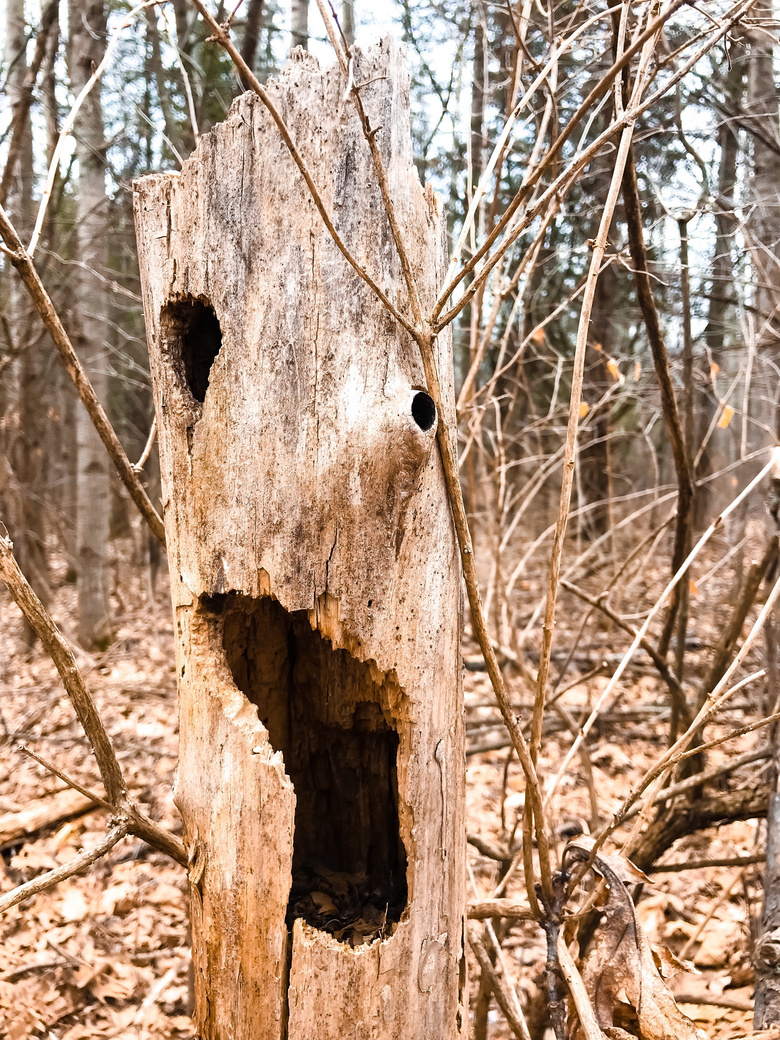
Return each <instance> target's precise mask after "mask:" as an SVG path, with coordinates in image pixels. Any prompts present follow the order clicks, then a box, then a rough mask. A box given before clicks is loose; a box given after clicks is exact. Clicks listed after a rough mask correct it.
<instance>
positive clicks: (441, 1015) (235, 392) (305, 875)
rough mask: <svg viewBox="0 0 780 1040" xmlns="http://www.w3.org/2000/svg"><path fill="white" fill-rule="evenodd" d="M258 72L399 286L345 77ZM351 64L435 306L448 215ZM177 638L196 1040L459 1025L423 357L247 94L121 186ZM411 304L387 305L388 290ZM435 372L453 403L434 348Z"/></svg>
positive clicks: (382, 276)
mask: <svg viewBox="0 0 780 1040" xmlns="http://www.w3.org/2000/svg"><path fill="white" fill-rule="evenodd" d="M298 54H299V56H298V57H297V58H296V59H295V60H294V61H293V62H291V63H290V64H289V65H288V66H287V68H286V70H285V72H284V74H283V76H282V77H281V78H280V79H279V80H278V81H277V82H275V83H273V84H269V90H270V91H271V93H272V95H273V97H274V99H275V103H276V105H277V106H278V107H279V109H280V110H281V111H282V112H284V114H285V119H286V121H287V123H288V125H289V127H290V130H291V133H292V135H293V137H294V139H295V141H296V143H297V146H298V148H299V150H300V151H301V153H302V154H304V155H305V156H307V159H308V161H309V162H310V163H311V164H312V172H313V176H314V177H315V179H316V182H317V183H318V184H319V185H320V186H321V188H322V190H323V191H324V201H325V205H326V206H327V208H328V210H329V211H330V212H331V213H333V214H334V219H335V221H336V223H337V224H338V227H339V231H340V233H341V234H342V235H343V236H344V238H345V240H346V242H347V245H348V247H349V249H350V250H352V251H353V254H354V255H357V256H359V257H361V262H363V263H365V264H366V266H367V267H368V268H369V269H370V270H371V272H372V274H373V275H374V277H376V278H377V279H378V280H379V282H380V283H381V284H382V286H384V287H385V290H386V291H387V292H389V293H390V294H391V295H392V296H393V297H394V298H396V299H398V300H399V301H403V300H404V297H405V290H404V288H403V281H402V275H401V269H400V263H399V261H398V257H397V253H396V251H395V249H394V247H393V245H392V240H391V238H390V232H389V227H388V223H387V218H386V216H385V213H384V210H383V207H382V203H381V199H380V195H379V191H378V188H377V184H376V174H375V171H374V168H373V164H372V161H371V157H370V153H369V149H368V146H367V144H366V142H365V140H364V139H363V135H362V131H361V128H360V125H359V123H358V120H357V119H356V116H355V112H354V108H353V107H352V104H351V101H350V100H349V99H345V97H344V86H345V84H344V79H343V77H342V76H341V74H340V72H339V70H338V68H337V67H333V68H331V69H330V70H329V71H327V72H325V73H323V72H321V71H320V69H319V66H318V64H317V62H316V61H315V60H314V59H313V58H310V57H308V56H306V55H303V56H301V55H300V52H298ZM355 78H356V80H357V81H358V82H361V83H365V84H366V87H365V88H364V89H363V91H362V93H361V96H362V100H363V104H364V105H365V109H366V112H367V114H368V117H369V119H370V121H371V122H372V124H374V123H375V122H378V123H381V124H382V127H383V130H382V133H381V134H380V135H379V137H378V138H377V140H378V142H379V144H380V147H381V149H382V155H383V160H384V163H385V164H386V167H387V170H388V181H389V183H390V184H391V185H392V190H393V196H394V199H395V205H396V212H397V215H398V218H399V222H400V224H401V227H402V230H403V233H404V237H405V240H406V242H407V246H408V248H409V249H410V250H411V261H412V265H413V268H414V270H415V273H416V277H417V279H418V284H419V287H420V291H421V295H422V298H423V306H424V307H426V308H427V307H430V306H431V304H432V301H433V300H434V298H435V293H436V289H437V286H438V284H439V283H440V280H441V278H442V277H443V273H444V266H445V259H446V257H445V250H444V222H443V218H442V214H441V212H440V210H439V207H438V203H437V201H436V199H435V197H434V196H433V194H432V193H431V192H429V191H426V192H423V190H422V188H421V187H420V184H419V181H418V180H417V176H416V173H415V171H414V166H413V163H412V154H411V136H410V128H409V111H408V104H409V100H408V97H409V95H408V89H409V88H408V78H407V74H406V71H405V69H404V66H403V59H402V57H401V53H400V49H399V48H398V47H397V46H396V45H395V44H394V43H392V42H390V41H387V42H385V43H383V44H381V45H379V46H377V47H376V48H374V49H372V50H371V51H369V52H368V53H367V54H361V53H360V52H358V53H357V55H356V59H355ZM136 222H137V229H138V247H139V256H140V265H141V273H142V284H143V297H144V309H145V314H146V322H147V329H148V332H149V341H150V358H151V367H152V378H153V384H154V390H155V403H156V408H157V415H158V420H159V424H160V458H161V467H162V482H163V494H164V498H165V500H166V510H165V516H166V532H167V538H168V556H169V561H170V570H171V580H172V594H173V601H174V609H175V615H176V630H177V633H178V635H177V647H178V656H177V673H178V675H179V694H180V719H181V753H180V766H179V778H178V784H177V790H176V801H177V804H178V805H179V807H180V809H181V812H182V816H183V819H184V823H185V835H186V841H187V843H188V847H189V849H190V852H191V856H192V862H193V867H192V870H191V874H190V882H191V892H192V934H193V958H194V963H195V994H196V1021H197V1025H198V1029H199V1031H200V1033H201V1035H202V1036H204V1037H206V1038H208V1040H216V1038H218V1037H219V1038H221V1037H226V1036H231V1037H235V1038H237V1040H250V1038H251V1040H280V1038H281V1037H289V1038H290V1040H303V1038H310V1037H312V1036H317V1037H318V1038H320V1040H337V1038H338V1040H342V1038H343V1037H345V1036H354V1035H361V1036H371V1037H375V1038H383V1037H386V1038H388V1040H390V1038H396V1037H404V1038H407V1040H429V1038H431V1037H436V1038H437V1040H438V1038H441V1040H450V1038H453V1040H454V1038H456V1037H460V1036H463V1035H465V1032H466V1028H467V1006H466V995H465V954H464V939H463V935H464V933H463V924H464V919H463V918H464V899H465V884H464V881H465V879H464V864H465V849H464V839H465V834H464V777H463V731H462V721H461V712H462V704H461V678H460V668H461V666H460V656H459V639H460V628H461V608H460V567H459V557H458V551H457V546H456V542H455V536H454V531H453V526H452V520H451V516H450V511H449V508H448V503H447V496H446V489H445V485H444V478H443V473H442V468H441V462H440V458H439V455H438V451H437V448H436V443H435V429H436V414H435V409H434V408H433V402H432V401H431V399H430V398H429V397H428V395H427V394H426V393H425V392H424V391H422V390H421V389H420V388H421V387H422V386H424V376H423V370H422V363H421V360H420V357H419V354H418V350H417V347H416V346H415V344H414V343H413V342H412V341H411V339H410V338H409V337H408V336H407V335H406V334H405V333H402V332H401V330H400V329H399V327H398V326H397V325H396V324H395V322H394V321H393V320H392V319H391V318H390V317H389V316H388V314H387V313H386V312H385V311H384V310H383V308H382V307H381V305H380V304H379V303H378V302H377V300H376V299H375V297H374V296H373V295H372V293H371V292H370V291H369V290H368V289H367V288H366V286H365V284H364V283H363V282H362V281H361V280H360V279H359V278H358V277H357V275H356V274H355V273H354V272H353V270H352V268H351V267H349V266H348V265H347V263H346V261H345V260H344V258H343V257H342V256H341V254H340V253H339V252H338V251H337V249H336V247H335V245H334V244H333V242H332V240H331V239H330V236H329V235H328V234H327V232H326V231H325V228H324V226H323V224H322V221H321V218H320V216H319V214H318V213H317V211H316V209H315V207H314V205H313V203H312V201H311V198H310V196H309V195H308V192H307V190H306V188H305V186H304V184H303V182H302V179H301V177H300V176H299V175H298V173H297V171H296V168H295V167H294V166H293V163H292V161H291V159H290V156H289V154H288V153H287V151H286V149H285V146H284V145H283V143H282V141H281V140H280V137H279V134H278V131H277V129H276V127H275V126H274V124H273V123H272V122H271V120H270V118H269V116H268V114H267V111H266V109H265V108H264V107H263V105H262V104H261V102H260V100H259V99H258V98H257V97H256V96H254V95H251V94H246V95H244V96H242V97H241V98H240V99H239V100H238V101H237V102H236V103H235V105H234V107H233V109H232V111H231V113H230V115H229V117H228V119H227V120H226V122H225V123H223V124H222V125H220V126H218V127H217V128H216V129H215V130H214V131H213V132H212V133H211V134H209V135H208V136H206V137H204V138H202V139H201V143H200V146H199V148H198V150H197V151H196V154H195V156H194V158H193V160H192V161H191V162H188V163H186V164H185V166H184V168H183V170H182V172H181V176H180V177H169V176H157V177H151V178H146V179H144V180H142V181H140V182H138V184H137V186H136ZM399 306H404V304H403V302H400V303H399ZM437 349H438V359H437V360H438V367H439V373H440V378H441V380H442V385H443V387H444V391H445V395H446V396H445V400H446V406H447V409H448V410H449V412H450V416H449V418H450V420H452V419H453V413H454V399H453V385H452V359H451V341H450V337H449V335H442V336H441V337H440V338H439V341H438V348H437Z"/></svg>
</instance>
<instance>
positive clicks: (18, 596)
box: [0, 536, 187, 866]
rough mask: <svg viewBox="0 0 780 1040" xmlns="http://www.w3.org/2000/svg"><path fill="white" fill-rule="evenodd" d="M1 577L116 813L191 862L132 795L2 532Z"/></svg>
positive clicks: (66, 648) (67, 654) (67, 651)
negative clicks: (69, 707) (58, 684)
mask: <svg viewBox="0 0 780 1040" xmlns="http://www.w3.org/2000/svg"><path fill="white" fill-rule="evenodd" d="M0 578H2V579H3V581H4V582H5V583H6V586H7V587H8V591H9V592H10V593H11V596H12V598H13V599H14V600H15V601H16V604H17V606H18V607H19V609H20V610H21V611H22V613H23V614H24V616H25V617H26V618H27V620H28V622H29V623H30V625H31V626H32V628H33V629H34V630H35V633H36V635H37V636H38V638H39V639H40V640H41V643H42V644H43V646H44V647H45V649H46V651H47V652H48V654H49V656H50V657H51V659H52V661H53V662H54V665H55V667H56V669H57V671H58V672H59V675H60V678H61V680H62V684H63V686H64V687H65V690H66V692H67V694H68V696H69V697H70V700H71V702H72V704H73V707H74V708H75V710H76V714H77V715H78V718H79V722H80V723H81V725H82V728H83V730H84V732H85V734H86V736H87V739H88V740H89V742H90V744H91V746H92V750H93V751H94V753H95V761H96V763H97V767H98V770H99V771H100V776H101V779H102V781H103V786H104V787H105V789H106V795H107V797H108V801H109V803H110V804H111V806H112V807H113V808H114V810H115V811H116V812H117V814H119V815H123V816H125V817H126V818H127V820H128V829H129V830H131V831H132V833H133V834H135V835H137V837H139V838H141V839H142V840H143V841H146V842H147V843H148V844H149V845H152V846H154V848H156V849H159V850H160V851H161V852H165V853H166V854H167V855H169V856H170V857H171V858H172V859H174V860H176V862H177V863H180V864H182V865H185V866H186V863H187V853H186V851H185V848H184V845H183V843H182V842H181V841H180V840H179V839H178V838H177V837H176V836H175V835H174V834H171V833H170V831H168V830H166V829H165V828H164V827H161V826H160V825H159V824H157V823H155V822H154V821H153V820H150V819H149V818H148V817H146V816H145V815H144V814H143V813H141V812H139V810H138V809H137V808H136V807H135V805H134V804H133V803H132V802H131V801H130V800H129V798H128V796H127V787H126V784H125V781H124V777H123V776H122V770H121V768H120V766H119V762H118V761H117V758H116V753H115V752H114V748H113V745H112V743H111V738H110V737H109V735H108V733H107V732H106V729H105V727H104V726H103V722H102V720H101V718H100V715H99V714H98V712H97V709H96V707H95V703H94V701H93V700H92V695H91V694H90V692H89V690H88V689H87V687H86V685H85V683H84V679H83V677H82V675H81V672H80V671H79V669H78V665H77V664H76V659H75V657H74V656H73V651H72V650H71V648H70V645H69V644H68V642H67V640H66V639H65V638H64V637H63V636H62V634H61V633H60V631H59V630H58V628H57V626H56V625H55V624H54V621H53V620H52V618H51V616H50V615H49V612H48V611H47V610H46V608H45V607H44V606H43V604H42V603H41V601H40V600H39V599H38V597H37V596H36V594H35V592H34V591H33V589H32V588H31V586H30V584H29V582H28V581H27V579H26V578H25V576H24V575H23V574H22V572H21V570H20V569H19V565H18V563H17V562H16V559H15V557H14V554H13V545H12V543H11V541H10V539H9V538H6V537H2V536H0ZM87 797H91V795H87Z"/></svg>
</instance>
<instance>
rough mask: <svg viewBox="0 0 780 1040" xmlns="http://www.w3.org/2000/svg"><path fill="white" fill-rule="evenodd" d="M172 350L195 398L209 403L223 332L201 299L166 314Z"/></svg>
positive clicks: (173, 307)
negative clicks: (212, 368)
mask: <svg viewBox="0 0 780 1040" xmlns="http://www.w3.org/2000/svg"><path fill="white" fill-rule="evenodd" d="M162 324H163V328H164V329H165V334H166V339H167V341H168V348H169V350H170V351H171V353H172V354H173V358H174V364H176V367H177V368H178V369H179V372H180V375H181V376H182V378H183V380H184V382H185V383H186V385H187V388H188V389H189V391H190V393H191V394H192V396H193V398H194V399H195V400H196V401H198V402H200V403H201V404H202V403H203V402H204V401H205V400H206V391H207V390H208V388H209V378H210V376H211V367H212V365H213V364H214V361H215V360H216V357H217V354H219V352H220V350H221V348H222V329H221V328H220V324H219V319H218V318H217V315H216V314H215V312H214V308H213V307H212V306H211V304H210V303H208V301H206V300H204V299H201V298H200V297H195V296H191V297H187V298H186V299H183V300H175V301H173V302H171V303H168V304H166V306H165V308H164V310H163V314H162Z"/></svg>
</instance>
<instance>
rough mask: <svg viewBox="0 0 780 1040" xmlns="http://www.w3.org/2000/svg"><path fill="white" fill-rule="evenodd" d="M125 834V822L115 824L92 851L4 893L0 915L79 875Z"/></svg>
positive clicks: (80, 854) (83, 853) (126, 830)
mask: <svg viewBox="0 0 780 1040" xmlns="http://www.w3.org/2000/svg"><path fill="white" fill-rule="evenodd" d="M127 832H128V825H127V821H126V820H122V821H119V822H115V823H113V824H112V826H111V829H110V830H109V832H108V834H107V835H106V837H105V838H104V839H103V841H101V842H100V844H99V845H96V846H95V848H94V849H89V850H87V849H85V850H84V851H83V852H80V853H79V854H78V855H77V856H74V857H73V859H71V860H69V861H68V862H67V863H63V864H62V866H61V867H55V868H54V870H48V871H47V872H46V873H45V874H39V875H38V877H36V878H33V879H32V881H28V882H26V883H25V884H24V885H19V886H18V887H17V888H13V889H11V891H10V892H6V894H5V895H3V896H0V914H2V913H4V912H5V911H6V910H10V908H11V907H12V906H16V905H17V903H21V902H22V901H23V900H25V899H30V898H31V896H36V895H38V893H39V892H45V891H46V889H48V888H53V887H54V886H55V885H58V884H59V883H60V881H66V880H67V879H68V878H69V877H73V875H74V874H80V873H81V871H82V870H85V869H86V868H87V867H88V866H90V865H91V864H92V863H94V862H95V861H96V860H99V859H101V858H102V857H103V856H105V855H106V853H108V852H110V851H111V849H113V847H114V846H115V845H117V844H118V843H119V842H120V841H121V840H122V839H123V838H124V837H125V836H126V835H127Z"/></svg>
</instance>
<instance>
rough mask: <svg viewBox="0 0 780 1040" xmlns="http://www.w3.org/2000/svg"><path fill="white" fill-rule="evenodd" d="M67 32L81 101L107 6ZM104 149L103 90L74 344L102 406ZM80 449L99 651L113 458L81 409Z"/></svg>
mask: <svg viewBox="0 0 780 1040" xmlns="http://www.w3.org/2000/svg"><path fill="white" fill-rule="evenodd" d="M68 25H69V31H70V39H69V50H70V53H69V64H70V80H71V85H72V87H73V92H74V94H78V93H79V91H80V90H81V89H82V87H83V86H84V84H85V83H86V82H87V80H88V79H89V78H90V76H91V75H92V70H93V68H95V67H96V66H97V65H98V64H99V62H100V60H101V58H102V57H103V50H104V49H105V38H106V11H105V7H104V4H103V0H70V4H69V8H68ZM105 147H106V143H105V132H104V129H103V109H102V107H101V98H100V83H99V82H98V83H97V84H95V86H94V87H93V88H92V90H91V91H90V93H89V94H88V96H87V98H86V100H85V102H84V104H83V106H82V109H81V117H80V121H79V129H78V134H77V137H76V155H77V157H78V170H79V173H78V197H77V206H76V218H77V225H76V240H77V243H78V258H79V263H80V266H79V268H78V269H77V270H76V274H75V278H76V280H77V283H78V284H77V290H76V295H77V297H78V299H79V300H80V301H82V306H81V307H80V308H79V311H78V313H77V316H76V322H77V328H76V329H75V330H74V336H73V338H74V342H75V345H76V348H77V350H78V352H79V356H80V358H81V361H82V364H83V365H84V368H85V369H86V370H87V374H88V375H89V378H90V380H91V382H92V386H93V387H94V388H95V392H96V393H97V395H98V397H99V398H100V399H101V401H103V403H104V405H105V403H106V401H107V398H108V364H107V362H106V357H105V354H106V349H105V336H106V321H105V314H106V302H105V296H106V289H105V283H104V281H103V280H102V279H103V278H104V277H105V270H106V268H107V266H108V248H107V245H106V170H105V159H104V152H105ZM76 442H77V455H76V465H77V467H78V478H77V492H76V494H77V506H76V551H77V556H78V564H77V566H78V579H77V580H78V599H79V640H80V641H81V643H82V645H83V646H86V647H102V646H105V645H106V643H107V642H108V641H109V640H110V639H111V613H110V603H109V589H108V560H107V548H108V521H109V512H110V507H111V499H110V486H109V475H108V467H109V458H108V456H107V454H106V449H105V448H104V447H103V442H102V441H101V439H100V437H99V435H98V433H97V431H96V430H95V427H94V426H93V424H92V420H91V419H90V418H89V416H88V415H87V413H86V411H85V410H84V409H83V408H79V409H78V410H77V413H76Z"/></svg>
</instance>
